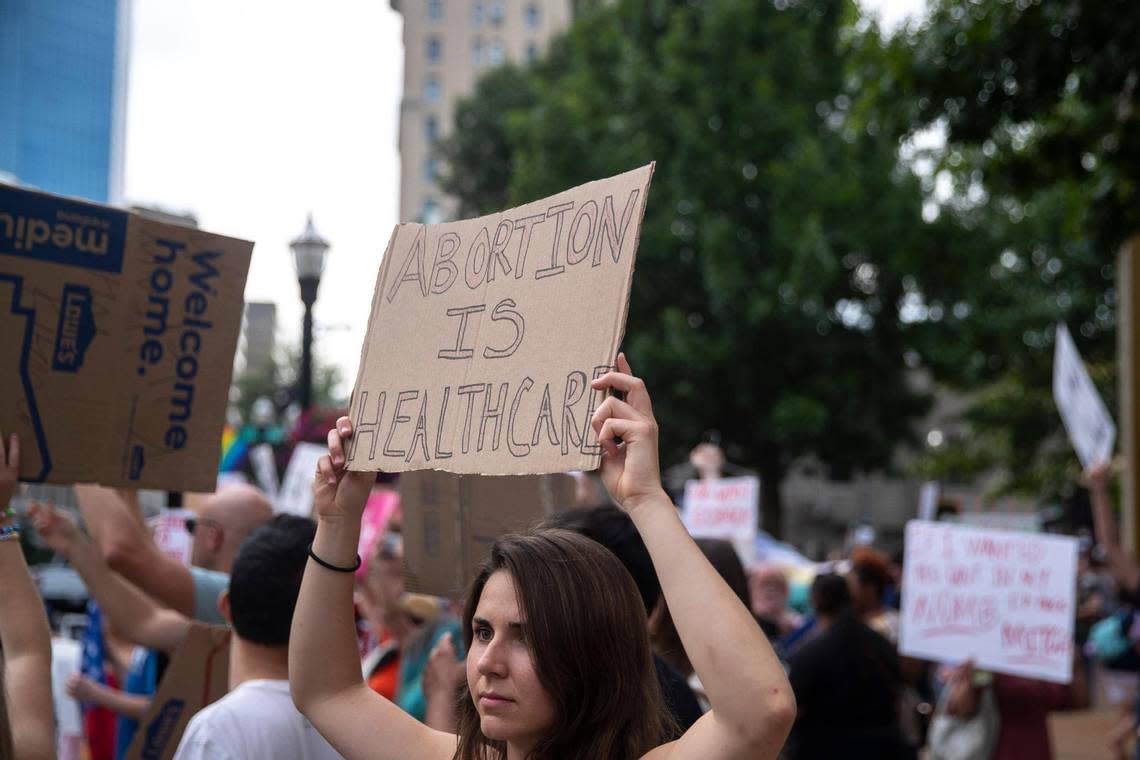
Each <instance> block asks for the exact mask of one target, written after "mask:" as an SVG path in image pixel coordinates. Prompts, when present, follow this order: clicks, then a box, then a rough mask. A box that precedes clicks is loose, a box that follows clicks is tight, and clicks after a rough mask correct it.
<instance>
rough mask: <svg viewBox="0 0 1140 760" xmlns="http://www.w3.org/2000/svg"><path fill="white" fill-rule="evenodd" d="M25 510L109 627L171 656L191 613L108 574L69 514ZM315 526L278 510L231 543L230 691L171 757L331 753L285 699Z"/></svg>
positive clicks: (299, 759)
mask: <svg viewBox="0 0 1140 760" xmlns="http://www.w3.org/2000/svg"><path fill="white" fill-rule="evenodd" d="M32 516H33V519H34V522H35V526H36V531H37V532H38V533H39V535H40V537H41V538H42V539H43V540H44V542H45V543H47V545H48V546H50V547H51V548H52V549H54V550H55V551H57V552H59V553H60V554H62V555H63V556H64V557H66V558H67V560H68V561H69V562H70V563H71V565H72V566H73V567H74V568H75V569H76V570H77V571H78V572H79V574H80V576H81V577H82V578H83V581H84V583H85V584H86V585H87V588H88V589H89V590H90V592H91V593H92V595H93V596H94V597H95V598H96V599H97V600H98V602H99V606H100V607H101V608H102V610H103V612H104V614H105V615H106V616H107V619H108V620H109V621H110V622H111V624H112V625H113V626H115V627H116V628H119V629H120V630H130V631H131V633H132V635H133V636H134V637H135V639H136V640H137V641H138V643H140V644H142V645H143V646H147V647H150V648H152V649H156V650H159V651H162V652H166V653H167V654H173V653H174V651H175V650H176V649H177V648H178V646H179V645H180V644H181V643H182V641H183V640H184V639H185V638H186V635H187V634H188V633H189V631H190V626H191V625H192V621H191V620H190V618H188V617H187V616H185V615H183V614H181V613H179V612H177V611H175V610H172V609H168V608H166V607H161V606H159V605H158V603H157V602H155V601H154V600H153V599H151V598H150V597H149V596H147V595H146V594H144V593H142V592H141V591H139V590H138V589H137V588H135V587H134V586H132V585H131V584H129V583H127V582H126V581H124V580H123V579H122V578H121V577H119V576H118V575H117V574H116V573H115V572H113V571H112V570H111V569H110V568H109V567H108V566H107V563H106V562H105V561H104V559H103V556H102V554H101V553H100V552H99V549H98V548H97V547H96V546H95V545H94V543H93V542H92V541H91V539H90V538H88V537H87V536H85V535H84V534H83V533H82V532H81V531H80V530H79V527H78V525H76V523H75V520H74V519H73V518H72V517H71V516H70V515H67V514H65V513H63V512H60V511H59V510H57V509H54V508H52V507H51V506H48V505H45V504H34V505H33V506H32ZM314 532H315V526H314V524H313V521H312V520H309V519H307V518H303V517H295V516H293V515H278V516H276V517H274V518H273V519H271V520H270V521H268V522H266V523H265V524H263V525H262V526H261V527H260V528H257V529H256V530H254V531H253V533H251V534H250V536H249V537H248V538H247V539H246V541H245V543H243V544H242V546H241V548H240V549H239V550H238V553H237V557H235V559H234V562H233V573H232V575H231V577H230V585H229V588H228V589H227V590H226V591H224V592H223V593H222V596H221V598H220V599H219V600H218V605H219V607H220V611H221V614H222V618H223V619H224V620H226V621H227V622H228V623H230V625H232V627H233V630H234V635H233V636H232V637H231V638H230V664H229V667H230V671H229V676H230V692H229V694H227V695H226V696H225V697H223V698H222V699H220V700H219V701H217V702H215V703H214V704H212V705H210V706H209V707H207V708H205V709H203V710H202V711H200V712H199V713H198V714H197V715H196V716H194V718H193V719H192V720H191V721H190V725H189V726H187V728H186V732H185V733H184V734H183V736H182V742H181V744H179V746H178V751H177V754H176V757H178V758H181V759H183V760H186V759H190V760H196V759H197V758H223V760H224V759H225V758H247V757H248V758H253V757H257V758H261V757H272V758H275V760H276V759H277V758H282V759H283V760H287V759H289V758H295V759H296V760H312V759H318V760H323V759H324V758H337V757H339V755H338V754H337V753H336V751H335V750H333V749H332V747H330V746H329V745H328V742H326V741H325V740H324V739H323V738H322V737H321V736H320V734H318V733H317V732H316V731H315V730H314V729H313V727H312V726H310V725H309V723H308V721H306V720H305V719H304V717H303V716H302V715H301V714H300V713H298V712H297V710H296V708H294V707H293V703H292V700H291V699H290V698H289V684H288V660H289V658H288V652H289V650H288V644H289V631H290V624H291V620H292V617H293V609H294V607H295V606H296V604H297V594H298V591H299V590H300V586H301V575H302V573H303V572H304V569H305V561H306V557H307V554H306V550H307V548H308V546H309V544H310V543H311V542H312V540H313V535H314Z"/></svg>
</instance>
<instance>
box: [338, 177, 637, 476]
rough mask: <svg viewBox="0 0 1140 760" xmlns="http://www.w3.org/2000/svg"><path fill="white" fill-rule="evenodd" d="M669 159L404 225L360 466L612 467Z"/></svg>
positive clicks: (371, 340)
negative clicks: (619, 397)
mask: <svg viewBox="0 0 1140 760" xmlns="http://www.w3.org/2000/svg"><path fill="white" fill-rule="evenodd" d="M652 174H653V165H652V164H650V165H648V166H643V167H641V168H640V169H636V170H634V171H631V172H628V173H626V174H621V175H619V176H616V177H611V178H610V179H605V180H600V181H598V182H591V183H589V184H586V185H582V186H580V187H576V188H574V189H572V190H568V191H566V192H563V193H560V194H558V195H555V196H551V197H550V198H546V199H544V200H540V201H535V202H534V203H528V204H526V205H525V206H520V207H518V208H515V209H511V210H509V211H504V212H502V213H499V214H493V215H491V216H485V217H480V218H478V219H469V220H466V221H460V222H450V223H447V224H437V225H423V224H401V225H398V226H397V227H396V229H395V231H394V232H393V233H392V238H391V240H390V242H389V243H388V249H387V251H386V252H385V254H384V260H383V262H382V263H381V265H380V273H379V276H378V278H377V281H376V291H375V294H374V296H373V300H372V315H371V317H370V319H369V323H368V334H367V337H366V338H365V341H364V348H363V350H362V352H361V358H360V372H359V375H358V376H357V380H356V388H355V390H354V391H353V394H352V404H351V407H350V409H349V416H350V417H351V418H352V421H353V425H354V426H355V434H354V435H353V439H352V441H351V442H350V443H349V447H348V452H347V455H348V466H349V469H352V470H384V471H386V472H402V471H407V470H420V469H436V470H444V471H447V472H455V473H467V474H478V473H482V474H487V475H522V474H539V473H549V472H566V471H570V470H592V469H595V468H596V467H597V466H598V461H599V457H600V454H601V448H600V447H599V446H598V444H597V441H596V439H595V437H594V431H593V429H592V428H591V427H590V424H589V423H590V417H591V416H592V415H593V413H594V410H595V409H596V408H597V407H598V404H599V403H600V402H601V398H602V394H601V393H600V392H597V391H594V390H592V389H591V388H590V380H592V379H593V378H594V377H597V376H600V375H602V374H604V373H605V372H606V371H607V370H609V369H610V367H611V365H612V363H613V361H614V357H615V356H616V355H617V350H618V346H619V344H620V342H621V339H622V334H623V332H624V330H625V318H626V311H627V307H628V303H629V289H630V282H631V280H632V278H633V265H634V256H635V254H636V252H637V243H638V236H639V234H640V227H641V219H642V215H643V213H644V209H645V199H646V195H647V193H648V190H649V181H650V178H651V176H652Z"/></svg>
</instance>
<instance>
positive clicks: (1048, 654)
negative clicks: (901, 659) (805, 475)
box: [899, 520, 1077, 683]
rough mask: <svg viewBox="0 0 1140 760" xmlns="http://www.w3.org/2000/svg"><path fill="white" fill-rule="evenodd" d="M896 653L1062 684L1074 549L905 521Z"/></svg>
mask: <svg viewBox="0 0 1140 760" xmlns="http://www.w3.org/2000/svg"><path fill="white" fill-rule="evenodd" d="M903 573H904V575H903V595H902V615H901V619H900V631H899V652H900V653H901V654H904V655H908V656H911V657H918V658H921V659H927V660H938V661H946V662H962V661H964V660H966V659H970V658H972V659H973V660H974V662H975V663H976V664H977V666H978V667H979V668H984V669H986V670H993V671H997V672H999V673H1009V674H1012V675H1017V676H1024V677H1026V678H1038V679H1043V680H1046V681H1053V682H1055V683H1069V681H1070V680H1072V665H1073V619H1074V616H1075V613H1076V577H1077V540H1076V539H1075V538H1071V537H1067V536H1048V535H1035V534H1030V533H1012V532H1006V531H997V530H983V529H978V528H965V527H959V526H954V525H947V524H945V523H940V522H939V523H931V522H923V521H919V520H913V521H911V522H909V523H908V524H907V527H906V561H905V563H904V569H903Z"/></svg>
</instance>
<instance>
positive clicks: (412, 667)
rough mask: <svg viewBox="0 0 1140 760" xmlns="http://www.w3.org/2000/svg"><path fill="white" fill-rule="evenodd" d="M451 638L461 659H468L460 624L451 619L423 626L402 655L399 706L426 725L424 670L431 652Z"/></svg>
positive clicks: (445, 617) (440, 619) (398, 690)
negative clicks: (440, 643)
mask: <svg viewBox="0 0 1140 760" xmlns="http://www.w3.org/2000/svg"><path fill="white" fill-rule="evenodd" d="M448 633H450V634H451V642H452V644H454V645H455V651H456V654H458V655H459V659H461V660H462V659H463V658H464V657H465V656H466V653H465V652H464V648H463V636H462V635H461V629H460V627H459V621H458V620H456V619H455V618H453V617H451V616H450V615H447V616H444V617H441V618H439V619H437V620H434V621H432V622H430V623H428V624H427V625H426V626H424V628H423V630H421V631H420V632H419V633H418V634H416V637H415V639H413V640H412V642H411V643H409V645H408V646H407V647H406V648H405V649H404V651H403V653H402V654H401V655H400V677H399V682H398V685H397V686H396V704H397V705H399V706H400V709H402V710H403V711H404V712H406V713H408V714H409V715H411V716H412V717H413V718H415V719H416V720H418V721H420V722H421V723H422V722H423V720H424V718H425V717H427V699H426V698H425V697H424V668H425V667H426V666H427V661H428V657H430V656H431V650H432V649H434V648H435V645H436V644H437V643H438V642H439V640H440V639H442V638H443V636H444V634H448Z"/></svg>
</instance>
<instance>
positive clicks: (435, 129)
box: [424, 114, 439, 145]
mask: <svg viewBox="0 0 1140 760" xmlns="http://www.w3.org/2000/svg"><path fill="white" fill-rule="evenodd" d="M424 136H425V137H427V141H428V144H429V145H430V144H431V143H434V142H435V141H436V140H438V139H439V119H438V118H437V117H436V116H435V115H434V114H432V115H429V116H428V117H427V118H426V119H425V120H424Z"/></svg>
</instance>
